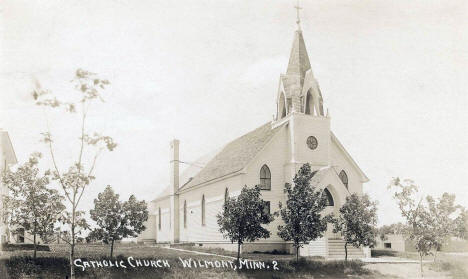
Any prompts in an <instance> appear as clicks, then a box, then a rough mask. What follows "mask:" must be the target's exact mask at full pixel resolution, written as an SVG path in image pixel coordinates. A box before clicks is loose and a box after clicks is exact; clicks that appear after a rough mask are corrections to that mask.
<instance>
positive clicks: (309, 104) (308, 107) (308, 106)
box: [304, 91, 315, 115]
mask: <svg viewBox="0 0 468 279" xmlns="http://www.w3.org/2000/svg"><path fill="white" fill-rule="evenodd" d="M314 108H315V106H314V100H313V99H312V94H310V91H307V95H306V98H305V111H304V113H305V114H311V115H314Z"/></svg>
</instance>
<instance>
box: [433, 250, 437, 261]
mask: <svg viewBox="0 0 468 279" xmlns="http://www.w3.org/2000/svg"><path fill="white" fill-rule="evenodd" d="M436 256H437V248H436V249H435V251H434V262H436Z"/></svg>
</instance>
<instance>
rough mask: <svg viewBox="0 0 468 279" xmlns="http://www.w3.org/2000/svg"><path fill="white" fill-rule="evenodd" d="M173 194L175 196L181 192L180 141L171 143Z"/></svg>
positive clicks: (174, 140) (175, 140)
mask: <svg viewBox="0 0 468 279" xmlns="http://www.w3.org/2000/svg"><path fill="white" fill-rule="evenodd" d="M170 165H171V194H172V195H174V194H176V193H177V191H178V190H179V140H178V139H173V140H172V141H171V161H170Z"/></svg>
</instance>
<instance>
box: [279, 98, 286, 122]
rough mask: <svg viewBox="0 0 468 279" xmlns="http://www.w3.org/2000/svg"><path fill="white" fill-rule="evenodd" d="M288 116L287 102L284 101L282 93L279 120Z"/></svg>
mask: <svg viewBox="0 0 468 279" xmlns="http://www.w3.org/2000/svg"><path fill="white" fill-rule="evenodd" d="M286 114H287V111H286V100H285V99H284V93H283V92H281V94H280V98H279V103H278V119H281V118H283V117H285V116H286Z"/></svg>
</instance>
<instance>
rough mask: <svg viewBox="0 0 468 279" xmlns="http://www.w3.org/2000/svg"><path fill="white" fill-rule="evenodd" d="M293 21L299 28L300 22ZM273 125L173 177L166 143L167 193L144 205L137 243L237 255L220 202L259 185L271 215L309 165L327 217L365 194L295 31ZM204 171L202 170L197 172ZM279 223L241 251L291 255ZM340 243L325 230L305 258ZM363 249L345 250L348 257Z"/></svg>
mask: <svg viewBox="0 0 468 279" xmlns="http://www.w3.org/2000/svg"><path fill="white" fill-rule="evenodd" d="M298 23H299V22H298ZM276 96H277V97H276V98H277V101H276V103H277V107H276V117H275V119H274V121H271V122H267V123H265V124H264V125H262V126H260V127H258V128H257V129H255V130H253V131H251V132H249V133H247V134H245V135H243V136H241V137H239V138H237V139H234V140H233V141H231V142H229V143H227V144H226V145H225V146H224V147H223V148H221V149H220V150H218V151H217V152H215V153H213V154H210V155H208V156H206V157H204V158H202V159H200V161H199V162H197V165H195V166H192V167H189V168H188V169H187V170H185V171H184V172H183V173H181V174H179V167H180V166H179V165H180V161H179V141H178V140H173V141H172V142H171V155H172V158H171V160H170V170H171V182H170V185H169V187H167V188H166V190H165V191H163V193H162V194H160V195H159V196H158V197H157V198H156V199H154V200H153V201H151V202H150V205H149V209H150V217H149V220H148V222H147V229H146V231H144V232H143V233H142V234H141V235H140V236H139V241H143V242H147V243H195V244H196V245H200V246H204V247H221V248H224V249H228V250H235V249H236V244H231V242H230V241H229V240H228V239H224V238H223V236H222V235H221V233H220V232H219V228H218V225H217V218H216V215H217V214H218V212H220V211H221V209H222V206H223V202H224V200H225V198H226V196H228V195H229V196H231V197H233V196H236V195H239V193H240V190H241V189H242V187H243V186H244V185H247V186H254V185H260V186H261V189H262V198H263V199H264V200H265V201H267V202H269V204H270V211H271V212H274V211H278V210H279V207H278V203H279V202H283V203H284V202H285V200H286V195H285V193H284V185H285V183H292V180H293V178H294V175H295V174H296V172H297V171H298V170H299V168H300V167H301V166H302V165H303V164H305V163H309V164H310V165H311V167H312V169H313V170H316V171H317V172H316V174H315V175H314V177H313V179H312V182H311V183H312V184H314V185H316V186H317V187H319V188H320V189H321V190H322V191H325V193H326V194H327V196H328V207H327V209H326V210H325V214H327V213H330V212H337V211H338V209H339V208H340V207H341V205H342V204H343V203H344V202H345V199H346V196H348V195H350V194H351V193H357V194H359V195H361V194H362V192H363V183H365V182H367V181H369V180H368V178H367V177H366V175H365V174H364V173H363V171H362V170H361V169H360V168H359V166H358V165H357V164H356V162H355V161H354V160H353V158H352V157H351V156H350V154H349V153H348V152H347V151H346V149H345V148H344V147H343V145H342V144H341V143H340V141H339V140H338V138H337V137H336V136H335V135H334V134H333V132H332V131H331V130H330V121H331V119H330V117H329V115H328V113H327V112H325V111H324V108H323V98H322V93H321V91H320V87H319V84H318V82H317V80H316V79H315V77H314V74H313V72H312V69H311V65H310V62H309V56H308V54H307V51H306V46H305V43H304V38H303V32H302V30H301V29H300V25H299V27H298V30H297V31H295V34H294V41H293V44H292V50H291V54H290V58H289V63H288V66H287V70H286V74H282V75H280V79H279V86H278V92H277V93H276ZM200 166H202V167H200ZM281 222H282V220H281V217H280V216H278V217H276V219H275V220H274V221H273V222H272V223H270V224H269V225H267V226H266V227H267V228H268V229H269V230H270V232H271V237H270V238H268V239H262V240H259V241H256V242H253V243H246V244H244V245H243V247H242V251H243V252H246V251H272V250H275V249H276V250H279V251H290V249H291V243H289V242H285V241H284V240H282V239H281V238H280V237H279V236H278V234H277V228H278V225H279V224H281ZM343 246H344V243H343V241H342V240H341V238H340V236H339V235H335V234H333V232H332V229H331V226H330V225H329V228H328V230H327V232H326V234H325V235H324V237H322V238H321V239H318V240H316V241H313V242H311V243H309V244H306V245H305V246H304V248H303V249H301V250H300V251H301V252H300V253H301V255H303V256H313V255H314V256H323V257H329V258H333V257H342V256H343V255H344V248H343ZM367 251H368V249H362V248H361V249H356V248H350V252H349V253H350V256H351V257H353V256H354V257H363V256H365V254H367Z"/></svg>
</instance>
